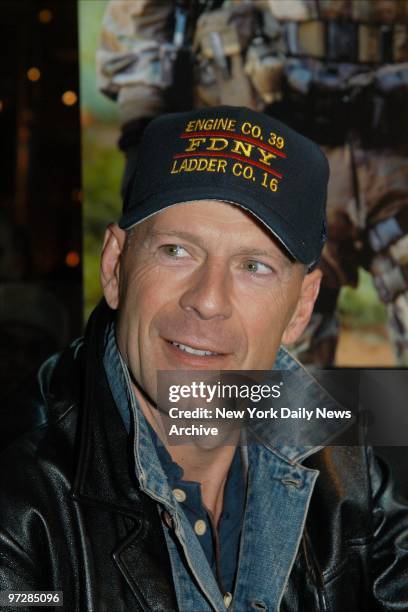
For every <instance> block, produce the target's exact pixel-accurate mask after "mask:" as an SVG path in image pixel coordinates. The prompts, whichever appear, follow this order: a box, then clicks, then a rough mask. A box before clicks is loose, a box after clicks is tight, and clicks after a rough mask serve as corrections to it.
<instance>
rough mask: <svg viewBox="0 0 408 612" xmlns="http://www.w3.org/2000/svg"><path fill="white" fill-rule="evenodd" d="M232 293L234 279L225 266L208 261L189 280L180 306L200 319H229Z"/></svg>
mask: <svg viewBox="0 0 408 612" xmlns="http://www.w3.org/2000/svg"><path fill="white" fill-rule="evenodd" d="M231 291H232V279H231V277H230V272H229V270H228V269H226V268H225V264H224V266H223V265H221V264H220V263H219V262H216V261H214V262H212V263H209V262H208V261H207V262H206V263H205V264H203V265H202V266H200V268H199V269H198V270H196V271H195V273H194V275H193V276H192V277H191V278H190V279H189V287H188V288H187V289H186V290H185V291H184V293H183V294H182V296H181V298H180V306H181V307H182V308H183V309H184V310H187V311H190V312H193V313H195V314H196V315H197V316H198V317H199V318H200V319H228V318H229V317H230V316H231V314H232V304H231Z"/></svg>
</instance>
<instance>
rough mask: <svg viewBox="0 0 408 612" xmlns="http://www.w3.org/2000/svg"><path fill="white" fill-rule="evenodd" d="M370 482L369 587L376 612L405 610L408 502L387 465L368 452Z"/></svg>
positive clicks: (407, 577) (407, 584) (407, 593)
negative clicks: (371, 526) (370, 568)
mask: <svg viewBox="0 0 408 612" xmlns="http://www.w3.org/2000/svg"><path fill="white" fill-rule="evenodd" d="M368 461H369V469H370V477H371V483H372V499H373V506H372V517H373V527H374V531H373V543H372V584H373V595H374V599H375V605H376V606H377V608H376V609H377V610H408V501H407V500H406V499H404V498H403V497H402V495H400V493H399V492H398V491H397V490H396V486H395V481H394V480H393V478H392V477H391V471H390V468H389V466H388V465H387V464H386V463H385V462H384V461H383V460H381V459H379V458H378V457H375V456H374V453H373V451H372V449H369V450H368Z"/></svg>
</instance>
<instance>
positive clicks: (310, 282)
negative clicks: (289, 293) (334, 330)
mask: <svg viewBox="0 0 408 612" xmlns="http://www.w3.org/2000/svg"><path fill="white" fill-rule="evenodd" d="M321 280H322V272H321V270H319V269H317V268H316V270H313V272H309V274H306V276H305V277H304V279H303V281H302V287H301V290H300V296H299V301H298V303H297V306H296V309H295V312H294V313H293V315H292V317H291V319H290V321H289V323H288V325H287V327H286V329H285V331H284V333H283V336H282V342H283V344H292V343H293V342H296V340H297V339H298V338H300V336H301V335H302V333H303V331H304V330H305V328H306V325H307V324H308V323H309V320H310V317H311V316H312V312H313V307H314V304H315V302H316V298H317V296H318V293H319V289H320V283H321Z"/></svg>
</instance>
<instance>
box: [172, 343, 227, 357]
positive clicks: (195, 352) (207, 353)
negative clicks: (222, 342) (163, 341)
mask: <svg viewBox="0 0 408 612" xmlns="http://www.w3.org/2000/svg"><path fill="white" fill-rule="evenodd" d="M170 344H172V345H173V346H176V347H177V348H178V349H180V350H181V351H184V352H185V353H190V355H198V356H199V357H210V356H217V355H220V353H215V352H214V351H207V350H205V349H198V348H193V347H192V346H189V345H188V344H182V343H181V342H173V341H171V342H170Z"/></svg>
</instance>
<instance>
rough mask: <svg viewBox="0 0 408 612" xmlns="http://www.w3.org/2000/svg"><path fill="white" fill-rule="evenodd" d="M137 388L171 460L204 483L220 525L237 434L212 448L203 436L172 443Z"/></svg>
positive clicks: (205, 496)
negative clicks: (189, 440) (187, 442)
mask: <svg viewBox="0 0 408 612" xmlns="http://www.w3.org/2000/svg"><path fill="white" fill-rule="evenodd" d="M134 391H135V395H136V397H137V400H138V402H139V405H140V408H141V410H142V412H143V414H144V416H145V418H146V420H147V421H148V423H149V424H150V425H151V427H152V428H153V429H154V431H155V432H156V434H157V435H158V436H159V438H160V439H161V441H162V442H163V444H164V445H165V447H166V449H167V451H168V453H169V454H170V456H171V458H172V460H173V461H175V462H176V463H177V464H178V465H179V466H180V467H181V468H182V470H183V474H184V475H183V479H184V480H188V481H194V482H199V483H200V484H201V496H202V500H203V504H204V506H205V507H206V508H207V510H209V512H210V514H211V517H212V519H213V521H214V524H215V525H217V524H218V521H219V518H220V516H221V512H222V508H223V500H224V488H225V483H226V481H227V476H228V472H229V469H230V467H231V463H232V459H233V457H234V453H235V448H236V444H237V441H238V434H237V433H235V434H234V435H232V436H230V437H229V439H228V444H226V443H225V440H224V441H223V443H222V444H220V445H218V446H215V447H209V446H208V444H204V442H205V441H203V440H200V439H197V440H195V439H194V440H193V439H192V441H191V443H189V444H176V445H169V444H168V443H167V440H166V435H165V432H164V431H163V427H162V425H161V422H160V418H159V413H158V411H157V409H156V408H154V407H153V406H152V404H151V403H150V402H149V401H148V400H147V398H146V397H145V396H143V395H142V393H141V392H140V390H139V389H138V388H137V387H134ZM207 442H208V441H207Z"/></svg>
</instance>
